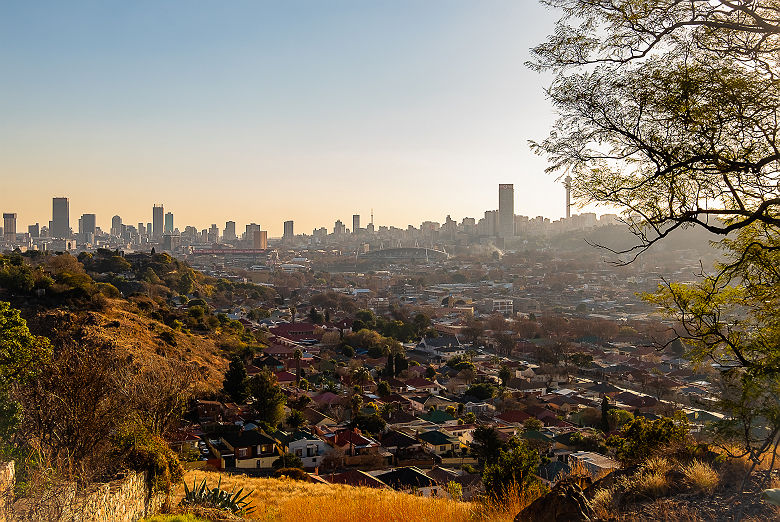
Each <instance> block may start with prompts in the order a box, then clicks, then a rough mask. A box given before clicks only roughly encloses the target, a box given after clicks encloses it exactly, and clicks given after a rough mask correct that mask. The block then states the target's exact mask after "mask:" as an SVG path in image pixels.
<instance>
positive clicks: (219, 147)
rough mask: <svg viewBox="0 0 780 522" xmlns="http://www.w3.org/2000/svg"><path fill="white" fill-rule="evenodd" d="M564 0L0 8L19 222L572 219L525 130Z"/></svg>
mask: <svg viewBox="0 0 780 522" xmlns="http://www.w3.org/2000/svg"><path fill="white" fill-rule="evenodd" d="M555 18H556V13H554V12H551V11H547V10H546V9H545V8H544V7H543V6H540V5H538V4H537V3H536V2H535V0H506V1H499V0H472V1H459V0H416V1H399V0H392V1H383V2H380V1H375V2H372V1H368V0H354V1H334V0H316V1H314V0H312V1H289V0H285V1H277V2H270V1H269V2H262V1H255V0H253V1H245V2H244V1H235V0H231V1H229V2H216V1H208V2H207V1H201V2H192V1H186V2H185V1H164V0H156V1H137V0H135V1H132V2H128V1H122V2H109V1H105V0H101V1H95V2H88V1H83V0H80V1H77V2H62V1H59V0H58V1H52V2H44V1H35V2H25V1H17V2H3V3H2V4H0V176H1V180H2V185H1V186H2V189H0V210H1V211H4V212H17V213H18V215H19V228H20V229H23V230H24V229H26V225H27V224H29V223H31V222H36V221H39V222H41V224H45V223H46V222H47V221H48V220H49V219H51V197H52V196H59V195H65V196H68V197H69V198H70V207H71V224H72V226H73V228H74V229H75V228H76V222H77V219H78V216H80V215H81V214H82V213H87V212H92V213H96V214H97V218H98V225H99V226H101V227H102V228H103V229H104V230H107V229H108V228H109V225H110V219H111V216H112V215H114V214H119V215H120V216H122V218H123V220H124V221H125V222H126V223H137V222H139V221H143V222H148V221H151V208H152V204H153V203H156V202H157V203H164V204H165V208H166V211H168V210H170V211H172V212H173V213H174V215H175V222H176V226H177V227H180V228H182V229H183V226H184V225H187V224H193V225H195V226H198V227H199V228H205V227H206V226H208V225H209V224H210V223H217V224H219V226H220V228H221V227H223V226H224V223H225V221H226V220H228V219H230V220H234V221H236V222H237V223H238V227H239V229H241V230H243V225H244V224H245V223H248V222H256V223H259V224H260V225H261V226H262V227H263V228H264V229H267V230H269V231H270V234H271V235H273V236H275V235H280V234H281V229H282V222H283V221H284V220H287V219H293V220H295V231H296V232H297V233H302V232H306V233H311V230H312V228H314V227H315V226H316V227H319V226H327V227H328V228H329V229H330V228H332V226H333V222H334V221H335V220H336V219H341V220H342V221H344V223H346V224H347V226H350V225H351V215H352V214H353V213H359V214H361V215H362V216H363V223H364V224H365V223H368V221H369V213H370V211H371V209H372V208H373V209H374V216H375V223H376V224H377V225H380V224H387V225H396V226H406V225H407V224H409V223H412V224H415V225H417V226H418V225H419V223H420V222H421V221H423V220H434V221H440V222H443V221H444V219H445V217H446V215H447V214H451V215H452V217H453V218H454V219H457V220H460V219H462V218H463V217H464V216H471V217H476V218H479V217H480V216H481V215H482V213H483V211H484V210H487V209H494V208H497V206H498V187H497V185H498V183H514V185H515V212H516V213H517V214H526V215H531V216H536V215H539V214H542V215H545V216H548V217H551V218H558V217H560V216H561V214H563V211H564V202H563V189H562V187H561V185H560V184H558V183H556V182H555V180H554V179H553V178H552V177H550V176H548V175H546V174H544V172H543V169H544V167H545V162H544V160H543V159H542V158H538V157H536V156H534V155H533V154H532V153H531V152H530V151H529V148H528V145H527V140H528V139H531V138H536V139H541V138H543V137H544V136H545V135H546V134H547V132H548V130H549V126H550V124H551V122H552V118H553V113H552V109H551V107H550V105H549V104H548V103H547V102H546V101H545V98H544V93H543V87H544V85H545V82H546V79H545V78H544V77H540V76H539V75H537V74H536V73H534V72H531V71H529V70H528V69H526V68H525V66H524V62H525V60H527V59H528V57H529V48H530V47H531V46H533V45H534V44H536V43H538V42H540V41H542V40H543V39H544V37H545V35H546V34H547V33H549V32H550V30H551V28H552V24H553V22H554V20H555Z"/></svg>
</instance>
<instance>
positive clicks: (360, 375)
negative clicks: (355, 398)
mask: <svg viewBox="0 0 780 522" xmlns="http://www.w3.org/2000/svg"><path fill="white" fill-rule="evenodd" d="M353 378H354V379H355V381H357V383H358V384H360V393H363V387H364V386H365V384H366V382H368V380H369V379H370V378H371V372H369V371H368V368H366V367H365V366H361V367H360V368H358V369H357V370H355V373H354V374H353Z"/></svg>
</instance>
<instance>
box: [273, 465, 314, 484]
mask: <svg viewBox="0 0 780 522" xmlns="http://www.w3.org/2000/svg"><path fill="white" fill-rule="evenodd" d="M274 477H277V478H280V477H287V478H289V479H293V480H306V481H308V480H309V474H308V473H306V472H305V471H303V470H302V469H301V468H279V469H277V470H276V471H275V472H274Z"/></svg>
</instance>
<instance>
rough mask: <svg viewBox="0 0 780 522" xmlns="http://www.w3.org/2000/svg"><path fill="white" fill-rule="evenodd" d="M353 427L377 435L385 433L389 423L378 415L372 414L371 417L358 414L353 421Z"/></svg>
mask: <svg viewBox="0 0 780 522" xmlns="http://www.w3.org/2000/svg"><path fill="white" fill-rule="evenodd" d="M352 425H353V426H355V427H356V428H359V429H360V430H361V431H365V432H366V433H371V434H374V435H377V434H379V433H382V432H383V431H384V429H385V426H386V425H387V422H385V420H384V419H383V418H382V417H380V416H379V415H378V414H377V413H372V414H370V415H366V414H364V413H358V414H357V415H356V416H355V418H354V420H353V421H352Z"/></svg>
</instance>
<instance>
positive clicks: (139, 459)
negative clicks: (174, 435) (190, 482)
mask: <svg viewBox="0 0 780 522" xmlns="http://www.w3.org/2000/svg"><path fill="white" fill-rule="evenodd" d="M114 444H115V448H116V449H115V453H116V457H115V458H117V459H118V460H119V462H121V465H123V466H127V467H129V468H130V469H133V470H136V471H145V472H146V473H147V480H148V481H149V484H150V485H151V487H152V491H156V492H168V491H169V490H170V489H171V487H172V486H173V485H174V484H176V483H178V482H179V481H180V480H181V478H182V477H183V476H184V468H183V467H182V465H181V462H180V461H179V457H178V456H177V455H176V453H174V452H173V451H172V450H171V449H170V448H169V447H168V444H167V443H166V442H165V440H163V439H162V438H161V437H159V436H157V435H152V434H151V433H149V432H148V431H147V430H145V429H144V428H142V427H138V426H136V427H131V428H128V429H124V430H122V431H121V432H120V433H119V434H118V435H117V436H116V440H115V441H114Z"/></svg>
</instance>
